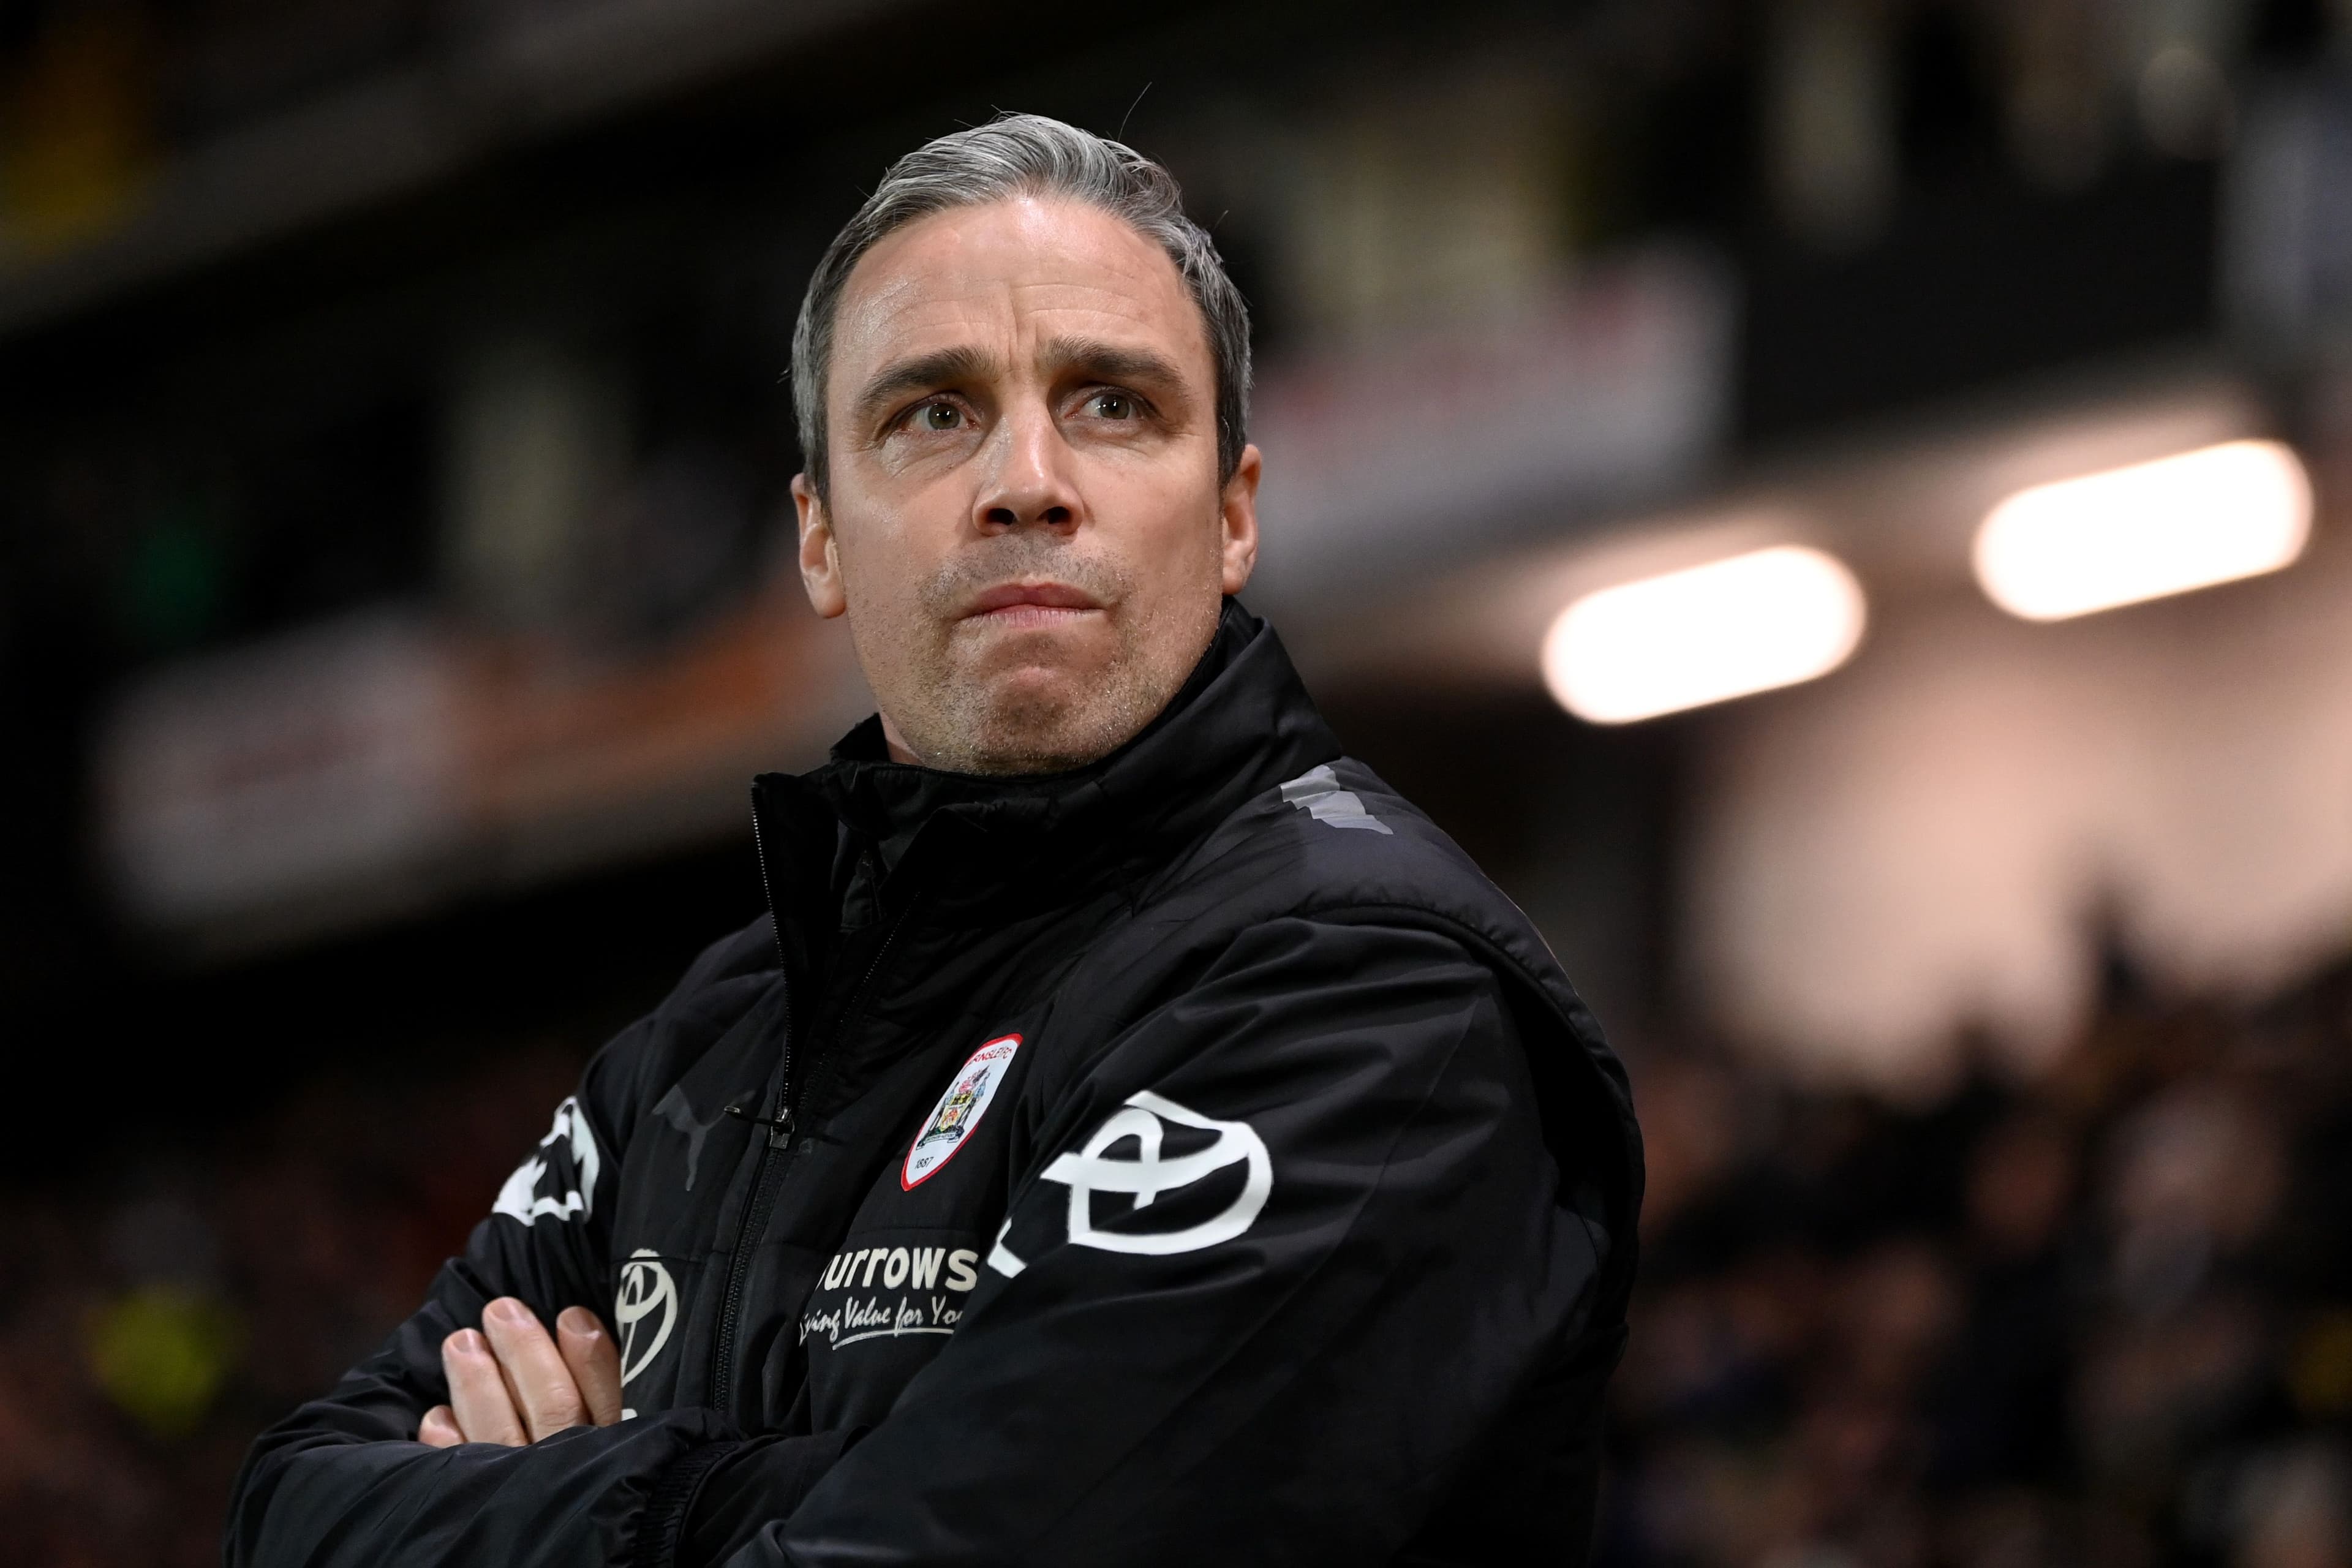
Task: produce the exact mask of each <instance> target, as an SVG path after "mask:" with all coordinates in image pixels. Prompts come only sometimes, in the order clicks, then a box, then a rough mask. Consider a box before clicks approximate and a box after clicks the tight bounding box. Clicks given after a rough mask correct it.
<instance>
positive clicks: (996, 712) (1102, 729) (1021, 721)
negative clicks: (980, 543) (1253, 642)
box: [908, 533, 1190, 774]
mask: <svg viewBox="0 0 2352 1568" xmlns="http://www.w3.org/2000/svg"><path fill="white" fill-rule="evenodd" d="M1024 576H1040V577H1051V578H1053V579H1055V581H1057V582H1062V583H1067V584H1070V585H1071V586H1072V587H1075V588H1078V589H1082V590H1084V591H1085V592H1086V593H1087V594H1089V595H1093V596H1094V597H1095V598H1096V599H1097V600H1099V601H1100V602H1102V603H1103V604H1105V605H1126V604H1129V603H1131V602H1132V601H1131V596H1130V583H1129V579H1128V578H1127V577H1126V576H1125V575H1124V574H1121V573H1119V572H1118V570H1117V569H1116V568H1114V567H1112V566H1110V565H1109V564H1108V563H1104V562H1102V561H1099V560H1097V559H1095V558H1093V557H1089V556H1084V555H1080V554H1078V553H1076V552H1074V551H1072V550H1071V549H1070V548H1069V547H1068V546H1067V545H1066V544H1063V543H1061V542H1058V541H1056V540H1055V539H1053V538H1051V537H1050V536H1046V535H1042V534H1035V533H1008V534H1005V535H1003V537H1002V538H1000V539H997V540H994V541H992V542H990V546H989V548H988V549H987V550H985V551H979V550H975V551H972V552H968V553H966V554H963V555H961V556H959V557H958V558H957V559H956V560H955V561H953V562H951V563H949V564H948V565H947V566H945V567H942V568H941V569H940V571H939V572H938V573H937V574H934V575H933V576H932V577H931V579H930V581H929V582H928V583H926V584H924V585H923V589H922V594H921V603H922V606H923V609H924V612H925V614H926V616H927V618H928V620H929V625H931V626H936V627H938V628H939V635H938V638H937V640H936V642H935V643H934V644H933V645H932V646H933V655H932V658H930V659H929V661H928V662H929V663H930V664H931V666H932V668H931V669H930V670H929V671H927V672H924V673H925V674H926V676H927V677H928V679H927V682H926V684H927V685H928V687H929V690H928V691H927V692H926V693H925V696H926V697H927V698H928V699H929V700H928V701H927V702H926V703H925V707H926V708H927V709H928V710H929V711H928V713H927V715H926V717H927V719H928V721H929V722H928V723H927V724H925V726H924V727H925V728H926V729H928V730H929V731H930V733H929V734H928V735H926V736H923V737H921V739H920V740H917V739H916V737H914V736H912V735H910V736H908V740H909V741H910V742H913V743H914V744H915V745H916V746H917V748H918V750H919V752H921V754H922V755H923V756H924V759H925V761H926V762H928V763H929V764H930V765H931V766H933V767H937V768H944V769H947V770H948V771H950V772H953V773H990V774H1005V773H1059V772H1061V771H1063V770H1065V769H1068V768H1075V767H1082V766H1084V765H1085V764H1086V763H1090V762H1093V761H1094V760H1095V759H1097V757H1101V756H1104V755H1106V754H1108V752H1111V751H1113V750H1115V749H1117V748H1118V746H1119V745H1120V744H1121V743H1123V742H1126V741H1127V740H1128V739H1129V737H1131V736H1132V735H1134V734H1135V732H1136V731H1139V730H1140V729H1142V728H1143V726H1144V725H1146V724H1148V723H1150V721H1151V719H1152V717H1153V716H1154V715H1155V714H1157V713H1158V712H1159V710H1160V707H1161V706H1162V705H1163V704H1164V703H1165V702H1166V701H1167V700H1168V698H1169V696H1170V695H1171V693H1170V692H1166V691H1160V690H1157V689H1156V688H1157V686H1158V685H1159V684H1160V683H1159V682H1158V681H1157V680H1156V679H1154V672H1153V671H1152V669H1151V668H1150V661H1149V659H1148V658H1146V657H1145V647H1146V645H1147V644H1148V643H1149V640H1150V637H1149V633H1150V627H1148V626H1137V625H1134V624H1133V623H1131V622H1129V621H1126V620H1124V619H1117V618H1115V619H1113V620H1112V622H1111V626H1112V630H1113V633H1114V635H1115V636H1116V637H1117V638H1118V647H1117V648H1116V649H1115V651H1114V652H1113V653H1112V655H1111V658H1110V661H1109V662H1108V664H1107V665H1105V666H1104V667H1103V668H1102V669H1101V670H1099V671H1098V672H1097V673H1096V674H1095V676H1094V678H1093V679H1091V680H1090V681H1089V682H1088V683H1087V687H1086V688H1085V689H1081V690H1080V691H1079V692H1078V693H1077V694H1076V697H1075V698H1074V699H1073V700H1044V699H1034V700H1022V699H1017V698H1016V699H1009V700H1008V699H1006V698H1003V697H1002V696H1000V695H998V694H997V693H996V692H995V691H994V690H992V689H991V686H990V683H989V682H988V681H987V680H986V679H983V678H982V677H979V676H977V675H974V674H971V673H970V672H967V671H966V670H964V669H962V668H960V667H959V665H958V663H957V660H956V658H955V654H954V647H953V641H954V637H955V622H954V621H952V620H951V619H950V616H953V615H954V614H955V610H956V607H957V606H958V605H962V604H965V603H968V602H969V601H970V599H971V595H973V594H975V593H977V592H978V591H980V590H981V589H982V588H986V587H989V586H992V585H993V584H998V583H1002V582H1004V581H1005V580H1007V579H1008V578H1018V577H1024ZM1187 668H1190V667H1189V666H1187ZM1180 679H1181V677H1180Z"/></svg>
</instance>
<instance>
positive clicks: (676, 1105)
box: [654, 1083, 727, 1193]
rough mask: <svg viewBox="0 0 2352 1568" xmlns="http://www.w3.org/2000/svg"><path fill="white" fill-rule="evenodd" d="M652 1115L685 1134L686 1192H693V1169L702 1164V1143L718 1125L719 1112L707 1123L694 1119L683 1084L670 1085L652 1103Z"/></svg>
mask: <svg viewBox="0 0 2352 1568" xmlns="http://www.w3.org/2000/svg"><path fill="white" fill-rule="evenodd" d="M654 1114H655V1115H656V1116H658V1117H660V1118H661V1119H662V1120H663V1121H667V1122H668V1123H669V1124H670V1125H671V1126H672V1127H675V1128H677V1130H678V1131H680V1132H683V1133H685V1134H686V1190H687V1191H688V1192H689V1193H690V1192H692V1191H694V1173H695V1168H696V1167H697V1166H698V1165H700V1164H701V1163H702V1141H703V1139H705V1138H707V1137H709V1135H710V1130H711V1129H712V1128H714V1127H716V1126H718V1125H719V1118H720V1117H723V1116H725V1115H726V1114H727V1113H726V1112H725V1111H724V1110H721V1111H720V1112H719V1115H718V1116H714V1117H712V1118H711V1119H710V1120H709V1121H700V1120H698V1119H697V1118H696V1116H695V1114H694V1107H693V1106H691V1105H689V1104H688V1103H687V1099H686V1088H685V1086H684V1085H683V1084H675V1083H674V1084H672V1085H670V1086H669V1092H668V1093H667V1094H665V1095H663V1096H662V1097H661V1098H660V1099H659V1100H656V1101H654Z"/></svg>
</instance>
